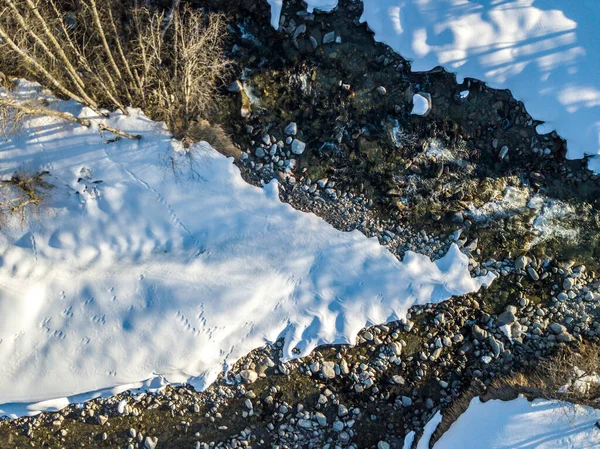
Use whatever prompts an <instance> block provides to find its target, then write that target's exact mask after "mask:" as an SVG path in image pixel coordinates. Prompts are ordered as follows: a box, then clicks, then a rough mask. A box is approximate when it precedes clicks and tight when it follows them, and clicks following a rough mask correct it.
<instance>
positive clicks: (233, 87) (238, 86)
mask: <svg viewBox="0 0 600 449" xmlns="http://www.w3.org/2000/svg"><path fill="white" fill-rule="evenodd" d="M242 89H243V86H242V83H241V81H239V80H236V81H234V82H233V83H231V84H230V85H229V86H227V90H228V91H229V92H233V93H238V92H241V91H242Z"/></svg>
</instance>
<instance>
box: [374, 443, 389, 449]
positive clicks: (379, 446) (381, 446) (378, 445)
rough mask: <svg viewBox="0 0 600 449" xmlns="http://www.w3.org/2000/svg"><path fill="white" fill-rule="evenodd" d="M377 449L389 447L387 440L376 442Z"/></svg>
mask: <svg viewBox="0 0 600 449" xmlns="http://www.w3.org/2000/svg"><path fill="white" fill-rule="evenodd" d="M377 449H390V444H389V443H388V442H387V441H380V442H379V443H377Z"/></svg>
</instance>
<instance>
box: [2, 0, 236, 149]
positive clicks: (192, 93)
mask: <svg viewBox="0 0 600 449" xmlns="http://www.w3.org/2000/svg"><path fill="white" fill-rule="evenodd" d="M225 35H226V33H225V18H224V17H223V16H222V15H220V14H210V13H203V12H202V11H200V10H194V9H192V8H190V7H189V6H183V7H176V8H175V9H174V10H173V11H171V12H169V13H168V14H166V13H164V12H161V11H159V10H158V9H152V8H146V7H139V6H138V5H137V2H136V3H135V5H134V6H129V5H126V4H124V3H122V2H121V1H118V0H117V1H115V0H0V52H2V55H3V56H5V57H4V58H3V59H2V61H0V71H3V72H5V73H7V74H10V75H11V76H24V77H28V78H33V79H34V80H36V81H38V82H40V83H41V84H42V85H43V86H45V87H48V88H50V89H52V90H53V91H54V92H55V93H57V94H58V95H61V96H63V97H67V98H72V99H74V100H76V101H78V102H80V103H82V104H84V105H86V106H88V107H90V108H92V109H93V110H94V111H96V112H97V113H98V114H102V112H101V108H103V107H106V108H118V109H120V110H121V111H122V112H123V113H124V114H127V113H128V111H127V106H132V107H139V108H141V109H142V110H144V112H145V113H146V114H147V115H148V116H149V117H151V118H152V119H155V120H161V121H165V122H166V123H167V125H168V126H169V129H170V130H171V131H172V132H173V133H174V134H175V135H176V136H177V137H183V136H185V135H186V134H187V130H188V127H189V124H190V123H191V122H192V121H193V120H197V119H201V118H208V117H209V116H211V115H212V114H214V112H215V110H216V109H217V105H218V103H219V102H218V100H217V97H218V87H219V83H220V81H221V79H223V78H224V76H225V74H226V73H227V70H228V66H229V62H228V61H227V59H226V58H225V57H224V56H223V51H222V49H223V44H224V36H225ZM103 115H104V114H103Z"/></svg>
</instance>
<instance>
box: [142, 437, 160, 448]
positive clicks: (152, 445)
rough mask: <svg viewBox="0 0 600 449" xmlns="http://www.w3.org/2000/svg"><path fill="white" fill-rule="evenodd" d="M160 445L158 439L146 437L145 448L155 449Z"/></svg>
mask: <svg viewBox="0 0 600 449" xmlns="http://www.w3.org/2000/svg"><path fill="white" fill-rule="evenodd" d="M157 444H158V438H156V437H146V439H145V440H144V447H145V448H146V449H155V448H156V445H157Z"/></svg>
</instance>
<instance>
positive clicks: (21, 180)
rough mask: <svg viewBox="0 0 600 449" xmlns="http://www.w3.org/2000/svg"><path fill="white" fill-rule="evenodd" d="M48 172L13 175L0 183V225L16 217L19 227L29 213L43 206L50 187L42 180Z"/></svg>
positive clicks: (37, 210)
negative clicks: (19, 223)
mask: <svg viewBox="0 0 600 449" xmlns="http://www.w3.org/2000/svg"><path fill="white" fill-rule="evenodd" d="M47 174H48V172H38V173H35V174H33V175H28V174H26V173H24V172H19V173H15V174H14V175H13V176H12V177H11V178H10V179H9V180H4V181H0V225H2V224H4V223H5V222H6V221H7V219H8V218H9V217H14V216H16V217H17V218H18V219H19V221H20V222H21V225H23V223H24V221H25V218H26V217H27V216H29V215H30V213H31V212H39V211H40V208H41V207H43V205H44V204H45V200H46V196H47V192H48V190H50V189H52V185H50V184H49V183H47V182H46V181H45V180H44V177H45V176H46V175H47Z"/></svg>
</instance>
